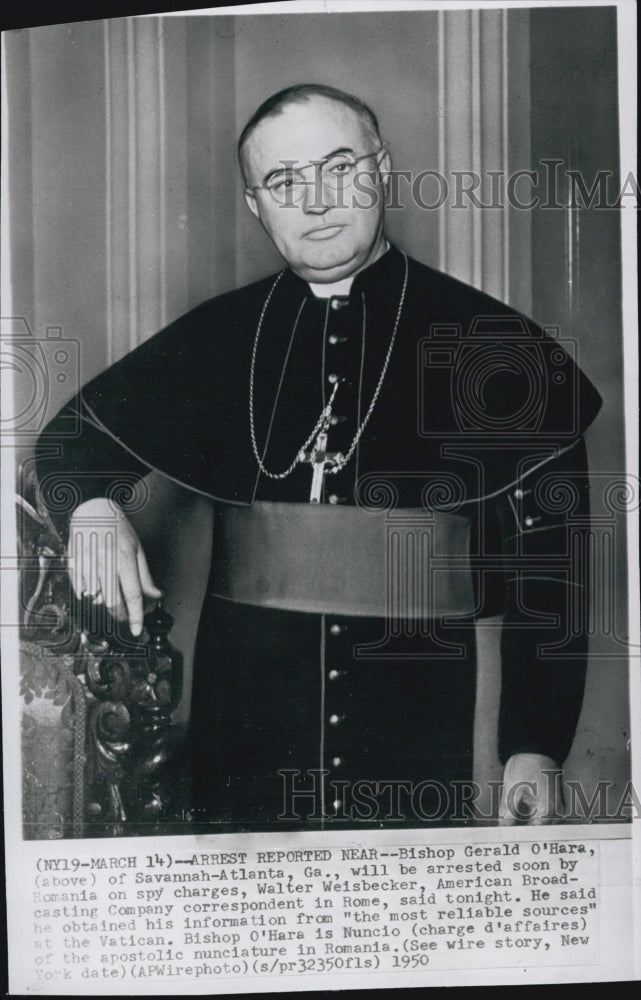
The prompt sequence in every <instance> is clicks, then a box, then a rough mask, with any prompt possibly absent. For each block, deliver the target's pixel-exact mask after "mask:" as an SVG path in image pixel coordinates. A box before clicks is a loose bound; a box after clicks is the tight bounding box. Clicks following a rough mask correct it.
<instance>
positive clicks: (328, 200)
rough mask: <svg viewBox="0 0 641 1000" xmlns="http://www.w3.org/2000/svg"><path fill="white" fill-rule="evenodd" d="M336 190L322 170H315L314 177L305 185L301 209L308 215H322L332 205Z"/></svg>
mask: <svg viewBox="0 0 641 1000" xmlns="http://www.w3.org/2000/svg"><path fill="white" fill-rule="evenodd" d="M335 197H336V192H335V191H334V190H332V188H331V187H330V186H329V184H328V183H327V181H326V180H325V178H324V177H323V174H322V171H320V170H316V171H315V173H314V178H313V180H311V181H310V182H309V183H308V184H306V185H305V194H304V196H303V211H304V212H306V213H307V214H308V215H324V214H325V212H327V211H328V210H329V209H330V208H332V206H333V205H334V200H335Z"/></svg>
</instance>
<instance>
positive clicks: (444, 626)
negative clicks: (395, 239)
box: [39, 247, 600, 829]
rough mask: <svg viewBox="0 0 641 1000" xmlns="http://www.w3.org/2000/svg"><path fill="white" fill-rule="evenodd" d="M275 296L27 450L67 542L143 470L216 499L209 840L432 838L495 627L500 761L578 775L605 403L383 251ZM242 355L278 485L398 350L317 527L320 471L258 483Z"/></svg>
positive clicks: (204, 809)
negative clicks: (481, 634) (306, 831)
mask: <svg viewBox="0 0 641 1000" xmlns="http://www.w3.org/2000/svg"><path fill="white" fill-rule="evenodd" d="M275 278H276V276H274V275H272V276H270V277H269V278H266V279H265V280H263V281H259V282H257V283H255V284H253V285H250V286H248V287H246V288H242V289H240V290H238V291H235V292H231V293H228V294H225V295H222V296H219V297H217V298H215V299H212V300H210V301H208V302H205V303H203V304H202V305H200V306H199V307H197V308H196V309H194V310H192V311H191V312H190V313H188V314H186V315H185V316H183V317H181V318H180V319H178V320H177V321H176V322H175V323H172V324H171V325H170V326H169V327H167V328H166V329H165V330H163V331H161V332H160V333H159V334H157V335H156V336H155V337H153V338H152V339H151V340H149V341H147V342H146V343H144V344H143V345H141V346H140V347H139V348H137V349H136V350H135V351H133V352H132V353H131V354H129V355H128V356H127V357H126V358H124V359H123V360H122V361H120V362H118V363H117V364H116V365H114V366H112V367H111V368H110V369H109V370H108V371H106V372H105V373H103V374H102V375H100V376H99V377H98V378H96V379H94V380H93V381H92V382H91V383H89V385H88V386H86V387H85V389H84V390H83V391H82V392H81V393H80V394H79V396H78V397H77V398H76V399H75V400H73V401H72V402H71V403H70V404H69V406H67V407H66V408H65V409H64V410H63V411H61V413H60V414H59V415H58V417H57V418H56V419H55V420H54V421H53V422H52V423H51V424H50V425H49V427H48V428H47V429H46V431H45V432H44V434H43V436H42V438H41V455H40V459H39V478H40V484H41V489H42V493H43V498H44V500H45V503H48V505H49V507H50V510H51V511H52V515H53V516H54V517H57V518H58V523H59V524H60V526H61V528H62V530H64V529H65V524H66V521H67V519H68V516H69V510H67V511H66V512H65V513H64V514H61V513H59V512H58V513H57V514H56V506H57V504H56V498H58V499H59V497H60V495H61V492H60V491H61V487H62V486H63V484H67V485H69V486H70V487H71V488H72V491H73V494H74V504H77V503H80V502H82V501H83V500H86V499H89V498H90V497H95V496H104V495H107V494H108V493H109V491H110V490H111V491H113V490H114V489H115V487H116V484H117V482H118V476H119V475H121V476H123V477H124V478H125V479H127V478H128V477H129V478H130V477H131V476H132V475H133V476H134V477H136V476H141V475H144V474H145V473H146V472H147V471H148V470H149V468H154V469H157V470H160V471H161V472H163V473H164V474H166V475H168V476H170V477H172V478H173V479H175V480H177V481H178V482H180V483H182V484H184V485H186V486H188V487H190V488H192V489H194V490H197V491H200V492H202V493H205V494H207V495H209V496H211V497H213V498H214V499H215V500H216V505H215V528H214V553H213V560H212V572H211V578H210V583H209V587H208V596H207V597H206V599H205V603H204V606H203V610H202V616H201V622H200V629H199V635H198V642H197V651H196V659H195V665H194V695H193V704H192V716H191V727H190V728H191V746H192V764H193V767H192V778H193V783H194V808H195V815H196V817H197V818H198V819H199V820H202V821H207V822H212V823H214V824H216V828H217V829H269V828H278V829H290V828H292V829H293V828H296V827H297V826H300V825H303V826H310V827H313V826H316V825H318V824H321V825H325V826H326V827H327V826H330V827H331V826H336V825H341V826H344V825H345V824H348V825H349V824H351V823H354V824H358V823H360V822H365V823H374V824H376V825H378V824H379V823H392V824H399V823H409V824H410V825H420V824H421V823H422V822H432V823H433V822H435V821H438V822H448V821H451V820H452V813H453V811H454V812H456V803H457V802H459V803H460V795H459V798H458V799H457V798H456V795H455V794H452V790H453V788H454V787H455V786H454V785H453V784H452V783H456V782H459V781H465V780H469V779H470V778H471V773H472V732H473V721H474V701H475V678H476V629H475V623H476V622H477V621H478V620H482V619H484V618H486V617H488V616H493V615H499V614H500V615H502V616H503V626H502V632H501V662H502V695H501V710H500V731H499V754H500V757H501V759H502V760H503V761H505V760H507V759H508V758H509V757H510V756H511V755H512V754H514V753H519V752H528V751H529V752H536V753H542V754H546V755H548V756H550V757H552V758H553V759H554V760H556V761H557V762H559V763H562V761H563V760H564V759H565V757H566V756H567V753H568V751H569V748H570V745H571V742H572V739H573V735H574V731H575V727H576V722H577V718H578V714H579V711H580V707H581V700H582V695H583V683H584V675H585V660H586V652H587V638H586V634H587V623H586V620H585V619H586V610H585V609H586V590H587V565H586V558H585V545H584V542H585V539H586V533H587V529H588V521H589V501H588V483H587V468H586V459H585V447H584V444H583V439H582V433H583V431H584V430H585V428H586V427H587V426H588V425H589V424H590V423H591V422H592V420H593V419H594V416H595V415H596V413H597V411H598V409H599V406H600V398H599V395H598V393H597V391H596V390H595V388H594V387H593V386H592V384H591V383H590V382H589V381H588V379H587V378H586V377H585V376H584V375H583V374H582V373H581V371H580V369H579V368H578V367H577V365H576V363H575V360H574V359H573V358H572V357H571V356H570V353H569V352H568V351H566V350H565V349H564V348H563V347H562V346H561V344H559V343H558V342H557V341H556V340H554V339H552V338H550V337H548V336H547V335H544V334H543V332H542V331H541V330H540V329H539V328H537V327H536V326H535V325H534V324H532V323H531V322H530V321H525V320H524V319H523V318H522V317H521V316H519V315H518V314H516V313H514V311H512V310H510V309H508V308H507V307H506V306H505V305H503V304H501V303H499V302H497V301H496V300H494V299H491V298H489V297H488V296H486V295H484V294H482V293H480V292H478V291H477V290H475V289H472V288H470V287H468V286H466V285H464V284H461V283H460V282H458V281H456V280H454V279H452V278H450V277H448V276H445V275H443V274H440V273H438V272H435V271H433V270H431V269H429V268H427V267H425V266H423V265H421V264H419V263H417V262H416V261H413V260H409V261H407V259H406V258H405V256H404V255H403V254H402V253H401V252H399V251H398V250H397V249H395V248H393V247H392V248H391V249H389V250H388V251H387V252H386V253H385V254H384V255H383V256H382V257H381V258H380V259H379V260H378V261H376V262H375V263H374V264H373V265H371V266H370V267H369V268H367V269H366V270H365V271H363V272H361V273H360V274H358V275H357V276H356V277H355V279H354V282H353V285H352V288H351V291H350V294H349V296H348V297H344V298H342V297H333V298H331V299H317V298H315V297H314V295H313V294H312V292H311V290H310V288H309V286H308V285H307V284H306V283H305V282H304V281H302V280H301V279H300V278H298V277H297V276H296V275H294V274H293V273H292V272H291V271H289V270H286V271H285V272H284V273H283V274H282V275H281V277H280V278H279V279H278V281H277V282H276V284H275V287H274V283H275ZM404 289H405V294H404V297H403V290H404ZM270 291H271V292H272V294H271V297H270V298H269V301H268V302H267V300H268V296H269V295H270ZM401 300H402V308H401V309H400V315H399V306H400V304H401ZM266 302H267V306H266V307H265V304H266ZM261 315H262V317H263V318H262V321H261V320H260V318H261ZM397 320H398V322H397ZM259 322H260V337H259V340H258V344H257V346H255V345H256V335H257V330H258V328H259ZM396 327H397V329H396V336H395V338H394V342H393V344H392V347H391V352H390V343H391V339H392V337H393V334H394V330H395V328H396ZM254 351H255V358H254V366H253V371H254V380H253V395H252V403H253V426H254V428H255V444H256V447H257V450H258V453H259V455H260V456H261V459H262V462H263V465H264V469H266V470H268V471H269V472H271V473H274V474H280V473H282V472H283V471H285V470H287V469H288V467H289V466H290V465H291V464H292V462H293V460H294V458H295V456H296V455H297V454H298V452H299V451H300V449H301V447H302V445H303V444H304V442H305V441H306V439H307V438H308V436H309V434H310V432H311V430H312V429H313V428H314V426H315V425H316V423H317V420H318V417H319V414H320V413H321V410H322V409H323V406H325V405H326V404H327V401H328V399H329V398H330V395H331V392H332V390H333V388H334V386H335V385H336V382H337V380H338V383H339V387H338V390H337V392H336V396H335V399H334V404H333V408H332V421H331V424H330V426H329V428H328V432H327V434H328V440H327V451H328V452H330V453H333V454H334V453H342V454H344V455H345V454H347V453H348V452H349V450H350V447H351V444H352V442H353V440H354V436H355V434H356V433H357V430H358V429H359V428H360V427H361V425H362V422H363V420H364V419H365V418H366V417H367V414H368V411H369V410H370V405H371V403H372V400H373V398H374V396H375V394H376V392H377V387H378V386H379V382H380V379H381V373H382V372H383V370H384V366H385V363H386V358H387V356H388V352H389V364H388V367H387V370H386V373H385V378H384V380H383V382H382V385H381V386H380V391H379V393H378V397H377V399H376V402H375V405H374V407H373V409H372V410H371V413H370V415H369V418H368V420H367V422H366V426H365V429H364V431H363V433H362V436H361V437H360V439H359V441H358V444H357V447H356V448H355V449H354V450H353V454H352V456H351V459H350V461H349V462H348V463H347V464H346V465H345V467H344V468H343V469H342V470H341V471H339V472H338V473H337V474H332V473H331V472H326V473H325V475H324V477H323V482H322V492H321V496H320V503H314V504H312V503H310V489H311V483H312V468H311V465H310V464H309V463H307V462H305V463H300V464H298V465H296V467H295V468H294V469H293V471H291V472H290V473H289V474H288V475H287V476H284V477H282V478H271V477H269V476H267V475H265V474H264V472H261V470H260V468H259V464H258V462H257V460H256V457H255V454H254V450H253V447H252V440H251V426H252V421H251V419H250V369H251V367H252V354H253V352H254ZM78 416H80V418H81V420H80V424H81V427H82V433H81V434H80V435H74V434H69V433H67V432H68V431H69V430H72V429H73V426H74V421H77V419H78ZM52 440H54V441H58V442H59V444H60V445H61V450H62V457H57V458H55V459H53V460H52V459H51V458H47V457H46V456H47V454H48V453H49V451H48V446H50V444H51V442H52ZM308 450H311V449H310V448H309V446H308ZM292 792H293V793H294V795H293V798H292V796H291V794H290V793H292ZM286 793H288V794H286ZM281 816H283V817H285V818H281V819H279V817H281Z"/></svg>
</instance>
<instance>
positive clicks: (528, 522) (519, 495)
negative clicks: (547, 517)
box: [512, 487, 541, 528]
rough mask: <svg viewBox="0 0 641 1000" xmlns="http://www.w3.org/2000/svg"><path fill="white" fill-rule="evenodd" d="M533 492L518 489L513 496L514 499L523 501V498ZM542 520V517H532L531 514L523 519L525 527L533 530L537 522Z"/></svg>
mask: <svg viewBox="0 0 641 1000" xmlns="http://www.w3.org/2000/svg"><path fill="white" fill-rule="evenodd" d="M531 492H532V491H531V490H522V489H520V488H518V487H517V489H515V490H514V492H513V494H512V496H513V497H514V499H515V500H523V498H524V497H525V496H527V494H528V493H531ZM540 520H541V518H540V517H532V515H531V514H528V515H527V516H526V517H524V518H523V524H524V525H525V527H526V528H531V527H533V525H535V524H536V522H537V521H540Z"/></svg>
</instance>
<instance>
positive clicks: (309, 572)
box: [212, 501, 475, 619]
mask: <svg viewBox="0 0 641 1000" xmlns="http://www.w3.org/2000/svg"><path fill="white" fill-rule="evenodd" d="M469 534H470V522H469V520H468V519H467V518H465V517H461V516H459V515H456V514H448V513H442V512H438V511H425V510H420V509H406V510H396V509H395V510H390V511H386V510H383V511H380V510H379V511H370V510H364V509H363V508H360V507H343V506H340V507H339V506H336V505H333V504H311V503H272V502H264V501H261V502H256V503H253V504H252V505H251V506H249V507H238V506H233V505H230V504H219V505H217V516H216V523H215V528H214V569H213V573H212V593H213V594H214V595H216V596H218V597H224V598H227V599H229V600H232V601H239V602H242V603H244V604H254V605H259V606H263V607H270V608H280V609H283V610H289V611H307V612H314V613H318V614H332V615H366V616H372V617H392V618H395V619H403V618H413V619H415V618H420V619H430V618H436V617H440V616H442V615H466V614H471V613H473V611H474V609H475V601H474V593H473V588H472V577H471V571H470V563H469Z"/></svg>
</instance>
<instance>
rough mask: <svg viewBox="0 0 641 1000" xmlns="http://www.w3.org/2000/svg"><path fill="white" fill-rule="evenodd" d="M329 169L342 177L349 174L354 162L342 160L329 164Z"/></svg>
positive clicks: (331, 172) (336, 175)
mask: <svg viewBox="0 0 641 1000" xmlns="http://www.w3.org/2000/svg"><path fill="white" fill-rule="evenodd" d="M327 169H328V171H329V173H330V174H333V175H334V176H335V177H340V176H342V175H344V174H349V173H350V171H351V170H353V169H354V164H353V163H352V162H351V161H350V160H341V161H340V162H339V163H331V164H328V166H327Z"/></svg>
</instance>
